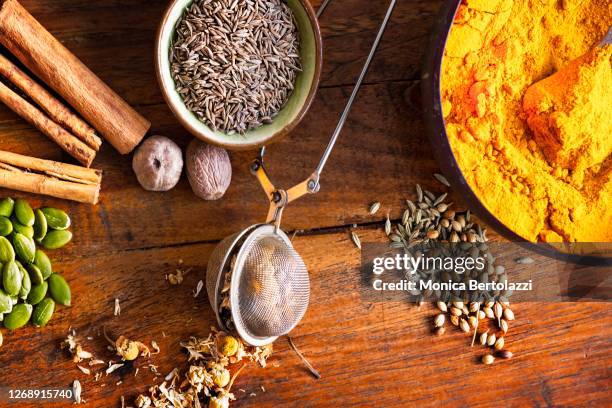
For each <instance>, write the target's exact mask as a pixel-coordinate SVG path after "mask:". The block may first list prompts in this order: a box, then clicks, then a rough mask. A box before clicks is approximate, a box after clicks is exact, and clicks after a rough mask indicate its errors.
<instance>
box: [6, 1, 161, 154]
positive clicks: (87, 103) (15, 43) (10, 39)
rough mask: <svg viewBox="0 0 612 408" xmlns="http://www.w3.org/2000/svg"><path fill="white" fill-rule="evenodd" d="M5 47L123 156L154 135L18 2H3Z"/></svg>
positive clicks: (140, 117)
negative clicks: (150, 134)
mask: <svg viewBox="0 0 612 408" xmlns="http://www.w3.org/2000/svg"><path fill="white" fill-rule="evenodd" d="M0 43H1V44H2V45H4V46H5V47H6V48H7V49H8V50H9V51H10V52H11V53H12V54H13V55H14V56H15V57H17V58H18V59H19V60H20V61H21V62H22V63H23V64H24V65H25V66H26V67H27V68H28V69H29V70H30V71H31V72H32V73H34V74H35V75H36V76H38V77H39V78H40V79H41V80H42V81H43V82H44V83H46V84H47V85H48V86H49V87H51V88H52V89H53V90H55V91H56V92H57V93H58V94H59V95H60V96H61V97H62V98H63V99H64V100H65V101H66V102H68V104H70V106H72V107H73V108H74V109H75V110H76V111H77V112H78V113H80V114H81V116H82V117H83V118H84V119H85V120H86V121H87V122H88V123H90V124H91V125H92V126H93V127H94V128H95V129H96V130H97V131H98V132H99V134H100V135H101V136H102V137H104V138H105V139H106V140H108V141H109V142H110V143H111V144H112V145H113V146H114V147H115V148H116V149H117V150H118V151H119V152H120V153H122V154H127V153H129V152H131V151H132V150H133V149H134V148H135V147H136V146H137V145H138V144H139V143H140V141H141V140H142V138H143V137H144V135H145V134H146V133H147V131H148V130H149V128H150V126H151V123H150V122H149V121H148V120H146V119H145V118H143V117H142V116H140V115H139V114H138V113H137V112H136V111H135V110H134V109H133V108H132V107H130V106H129V105H128V104H127V102H125V101H124V100H123V99H121V97H119V96H118V95H117V94H116V93H115V92H113V90H111V89H110V88H109V87H108V86H107V85H106V84H105V83H104V82H102V81H101V80H100V78H98V77H97V76H96V75H95V74H94V73H93V72H91V71H90V70H89V69H88V68H87V67H86V66H85V65H84V64H83V63H82V62H81V61H80V60H79V59H78V58H77V57H75V56H74V54H72V53H71V52H70V51H69V50H68V49H66V47H64V46H63V45H62V44H61V43H60V42H59V41H58V40H57V39H56V38H55V37H53V36H52V35H51V34H50V33H49V32H48V31H47V30H46V29H45V28H44V27H43V26H42V25H41V24H40V23H39V22H38V21H37V20H36V19H35V18H34V17H32V15H30V13H28V11H27V10H26V9H24V8H23V6H21V4H19V2H18V1H17V0H0Z"/></svg>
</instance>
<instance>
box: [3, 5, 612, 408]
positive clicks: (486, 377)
mask: <svg viewBox="0 0 612 408" xmlns="http://www.w3.org/2000/svg"><path fill="white" fill-rule="evenodd" d="M23 3H24V5H25V6H26V7H27V8H28V9H29V10H30V11H31V13H32V14H33V15H34V16H36V17H37V18H39V19H40V21H41V22H42V23H43V24H44V25H45V26H46V27H47V28H48V29H49V30H50V31H51V32H52V33H54V34H55V35H56V36H57V37H58V38H59V39H60V40H61V41H62V42H63V43H64V44H65V45H66V46H67V47H68V48H70V49H71V50H73V51H74V53H75V54H76V55H77V56H79V57H80V58H81V59H82V60H83V61H84V62H85V63H86V64H87V65H88V66H89V67H90V68H91V69H92V70H93V71H94V72H96V73H97V74H99V76H100V77H101V78H102V79H103V80H105V81H106V82H108V84H109V85H110V86H111V87H112V88H114V89H115V90H116V91H117V92H118V93H119V94H120V95H122V96H124V97H125V98H126V99H127V100H128V101H129V102H130V103H131V104H132V105H133V106H135V107H136V108H137V109H138V110H139V111H140V112H142V113H143V114H144V115H145V116H146V117H148V118H149V119H150V120H151V121H152V123H153V132H154V133H156V134H163V135H167V136H170V137H172V138H174V139H175V140H176V141H177V142H178V143H179V144H180V145H181V146H185V145H186V144H187V143H188V142H189V140H190V136H189V135H188V134H187V132H186V131H185V130H184V129H182V128H181V127H180V125H179V124H178V122H177V121H176V120H175V119H174V117H173V116H172V114H171V113H170V111H169V109H168V108H167V107H166V105H165V104H164V102H163V100H162V97H161V95H160V92H159V90H158V87H157V83H156V81H155V75H154V69H153V56H152V55H153V42H154V38H155V31H156V28H157V23H158V21H159V20H160V17H161V15H162V11H163V9H164V7H165V5H166V3H167V2H166V1H162V0H52V1H51V0H48V1H45V0H23ZM314 3H316V4H315V5H318V3H319V1H318V0H316V1H314ZM398 3H399V4H398V6H397V10H396V12H395V14H394V16H393V19H392V22H391V24H390V26H389V29H388V32H387V34H386V36H385V38H384V41H383V42H382V44H381V47H380V51H379V53H378V56H377V58H376V60H375V62H374V65H373V67H372V70H371V72H370V74H369V75H368V78H367V84H366V85H365V86H364V87H363V91H362V92H361V94H360V97H359V99H358V100H357V102H356V105H355V107H354V111H353V113H352V115H351V118H350V120H349V122H348V124H347V126H346V129H345V130H344V133H343V135H342V138H341V139H340V141H339V143H338V145H337V147H336V150H335V152H334V154H333V156H332V158H331V160H330V162H329V165H328V168H327V169H326V171H325V173H324V175H323V179H322V191H321V192H320V194H318V195H317V196H311V197H307V198H305V199H302V200H300V201H298V202H295V203H294V204H292V205H291V206H290V208H289V209H288V210H287V211H286V213H285V218H284V228H285V229H286V230H287V231H296V230H297V231H299V233H298V234H297V236H296V237H295V239H294V242H295V246H296V248H297V250H298V252H299V253H300V254H301V255H302V256H303V258H304V259H305V261H306V263H307V265H308V266H309V269H310V274H311V279H312V295H311V299H312V301H311V305H310V308H309V310H308V313H307V315H306V317H305V319H304V320H303V322H302V323H301V324H300V325H299V327H298V328H297V329H296V330H295V331H294V332H293V333H292V337H293V339H294V341H295V343H296V344H297V345H298V347H299V348H300V349H301V350H302V352H303V353H304V354H305V355H306V356H307V357H308V359H309V360H310V361H311V362H312V364H313V365H314V366H315V367H316V368H317V369H318V370H319V371H320V372H321V374H322V379H320V380H318V381H317V380H315V379H313V378H312V377H311V376H310V375H309V374H308V373H307V372H306V370H305V368H304V367H303V365H302V364H301V362H300V361H299V360H298V358H297V356H296V355H295V354H294V353H293V352H292V351H291V349H290V348H289V346H288V344H287V341H286V340H285V339H281V340H279V341H278V342H277V344H276V345H275V353H274V356H273V358H272V359H271V365H270V366H269V367H268V368H266V369H260V368H255V367H254V366H253V367H249V368H248V369H247V370H245V372H243V374H242V375H241V376H240V378H239V379H238V381H237V383H236V385H235V390H236V394H237V396H238V401H237V402H236V403H235V405H234V406H236V407H239V406H258V407H277V406H301V407H310V406H336V407H345V406H359V407H364V406H372V407H374V406H376V407H391V406H411V405H418V406H432V405H445V406H490V405H509V406H525V405H531V406H560V405H581V406H586V405H595V404H602V405H603V404H609V400H610V391H609V388H610V385H611V380H610V378H611V370H610V358H609V356H608V353H609V352H610V346H611V334H612V330H611V329H610V326H608V325H607V324H608V323H609V322H610V320H608V319H610V317H611V312H610V308H609V307H608V305H606V304H541V303H538V304H536V303H532V304H518V305H516V306H515V307H514V310H515V313H516V315H517V319H518V320H517V321H516V322H515V323H514V324H513V325H512V329H511V332H510V333H509V336H508V339H507V340H508V341H507V344H508V348H509V349H511V350H512V351H514V353H515V355H516V356H515V358H514V359H512V360H509V361H502V362H497V363H496V364H494V365H493V366H484V365H482V364H480V363H479V362H478V360H479V358H480V357H481V356H482V354H483V349H482V348H479V347H474V348H470V347H468V345H469V339H468V338H467V337H466V336H465V335H463V334H461V333H460V332H459V331H457V330H449V332H448V333H447V335H445V336H443V337H433V336H432V334H431V319H432V316H433V313H434V311H433V310H432V308H431V307H430V306H423V307H421V308H420V309H417V308H416V307H415V306H414V305H412V304H409V303H407V302H401V301H400V302H373V303H371V302H364V301H363V300H362V299H361V298H360V296H359V293H358V286H359V285H360V271H359V264H360V256H359V252H358V251H357V249H356V248H355V247H354V246H353V244H352V243H351V241H350V239H349V230H350V229H352V225H353V224H357V228H355V230H356V231H357V232H358V233H359V235H360V236H361V238H362V240H363V241H364V242H365V241H384V239H385V238H384V235H383V233H382V232H381V225H382V223H381V218H382V217H383V216H384V214H385V213H386V212H387V211H390V213H391V216H392V217H399V216H400V214H401V213H400V211H401V210H402V204H403V199H405V198H407V197H410V196H411V195H412V192H413V186H414V184H415V183H417V182H418V183H421V184H423V185H424V186H427V187H429V188H431V189H437V190H439V188H440V185H439V184H437V183H436V182H435V180H434V179H433V178H432V177H431V174H432V173H433V172H435V171H437V165H436V162H435V161H434V160H433V158H432V155H431V152H430V146H429V142H428V140H427V137H426V134H425V131H424V128H423V122H422V119H421V112H420V107H419V104H420V102H419V93H420V92H419V67H420V65H421V60H422V56H423V53H424V51H425V47H426V44H427V39H428V37H429V34H430V27H431V25H432V23H433V21H434V19H435V16H436V14H437V12H438V9H439V7H440V6H441V3H442V2H441V1H433V0H430V1H416V0H413V1H409V0H405V1H400V2H398ZM384 4H386V2H383V1H375V2H374V1H366V0H342V1H340V0H336V1H335V2H332V4H331V6H330V7H329V8H328V10H327V12H326V14H325V15H324V16H323V18H322V21H321V25H322V29H323V34H324V44H325V64H324V71H323V76H322V83H321V89H320V90H319V93H318V97H317V99H316V102H315V103H314V106H313V107H312V110H311V111H310V113H309V114H308V116H307V117H306V119H305V120H304V122H303V124H302V125H301V126H300V128H299V130H297V131H296V132H294V134H293V135H291V137H289V138H287V139H285V140H284V141H282V142H280V143H278V144H276V145H273V146H271V147H270V149H269V154H268V157H267V163H268V166H269V171H270V173H271V175H272V177H273V179H274V180H275V181H276V182H277V183H278V185H279V186H290V185H292V183H295V182H297V181H300V180H301V179H303V178H304V177H305V176H306V175H307V174H309V173H310V172H311V171H312V169H313V168H314V166H315V164H316V163H317V161H318V158H319V155H320V154H321V152H322V149H323V146H324V144H325V143H327V140H328V137H329V135H330V133H331V131H332V130H333V128H334V125H335V122H336V120H337V118H338V115H339V112H340V111H341V109H342V107H343V105H344V102H345V100H346V98H347V97H348V95H349V92H350V90H351V85H352V84H353V83H354V81H355V79H356V77H357V74H358V72H359V70H360V68H361V65H362V63H363V61H364V58H365V56H366V54H367V51H368V49H369V47H370V45H371V43H372V41H373V38H374V35H375V32H376V29H377V27H378V25H379V23H380V21H381V19H382V16H383V13H384V9H385V7H384ZM0 135H2V136H1V138H0V139H1V141H0V148H2V149H6V150H11V151H15V152H19V153H24V154H28V155H33V156H38V157H44V158H50V159H57V160H62V161H68V162H70V161H71V159H70V158H69V157H67V156H66V155H65V154H63V153H62V152H61V151H60V150H59V148H58V147H57V146H55V145H54V144H52V143H51V142H50V141H48V140H47V139H46V138H45V137H44V136H42V135H41V134H39V133H38V132H37V131H35V130H33V129H32V128H31V127H30V126H28V125H27V124H25V123H24V122H23V121H21V120H20V119H19V118H18V117H16V116H15V115H14V114H12V113H11V112H10V111H8V110H7V109H6V108H0ZM231 157H232V163H233V166H234V178H233V182H232V185H231V187H230V189H229V191H228V193H227V195H226V196H225V197H224V198H223V199H222V200H221V201H218V202H204V201H201V200H199V199H197V198H196V197H195V196H194V195H193V194H192V193H191V190H190V188H189V185H188V183H187V181H186V179H185V177H183V180H181V182H180V184H179V185H178V187H177V188H175V189H174V190H172V191H171V192H169V193H163V194H162V193H149V192H145V191H143V190H142V189H141V188H140V187H139V185H138V183H137V181H136V178H135V177H134V176H133V173H132V171H131V159H130V157H122V156H120V155H118V154H117V153H116V152H115V151H114V150H113V149H112V148H111V146H110V145H108V144H106V145H105V146H104V148H103V150H102V152H101V154H100V155H99V157H98V159H97V160H96V162H95V163H94V166H95V167H97V168H100V169H103V170H104V183H103V193H102V198H101V202H100V204H99V205H98V206H96V207H91V206H88V205H79V204H73V203H69V202H66V201H60V200H54V199H48V198H43V197H27V198H28V199H30V200H31V201H32V203H33V204H35V205H53V206H58V207H61V208H65V209H67V210H68V211H69V212H70V214H72V216H73V224H74V232H75V239H74V241H73V243H72V244H71V245H69V246H68V247H66V248H65V249H62V250H60V251H55V252H53V253H52V258H53V260H54V261H55V265H56V269H57V270H58V271H60V272H62V273H63V274H64V275H65V276H66V277H67V279H68V280H69V282H70V283H71V285H72V288H73V293H74V299H73V307H71V308H60V309H59V312H58V313H57V314H56V316H55V317H54V319H53V321H52V324H50V325H49V326H48V327H46V328H45V329H44V330H37V329H35V328H32V327H28V328H26V329H22V330H19V331H17V332H15V333H12V334H9V333H8V332H6V331H5V330H3V334H4V346H3V347H2V348H1V349H0V366H1V367H2V372H1V375H0V386H5V387H22V388H23V387H34V388H40V387H68V386H69V385H70V384H71V383H72V381H73V380H74V379H79V380H80V381H81V383H82V385H83V396H84V398H85V399H86V400H87V401H88V403H89V405H90V406H96V407H114V406H120V397H121V396H125V398H126V401H127V402H128V403H131V402H132V399H133V397H134V396H136V395H137V394H138V393H140V392H142V391H144V390H145V389H146V388H147V387H148V386H149V385H151V384H153V383H154V381H155V376H154V374H153V373H151V372H150V370H149V369H148V368H147V366H148V364H155V365H156V366H157V367H158V369H159V371H160V372H161V373H164V374H166V373H168V372H170V371H171V370H172V369H173V368H174V367H184V365H185V356H184V354H183V353H182V352H181V351H180V348H179V342H180V341H181V340H184V339H187V338H188V337H189V336H191V335H199V336H204V335H206V334H207V333H208V332H209V327H210V326H211V325H213V324H214V318H213V315H212V313H211V309H210V307H209V305H208V301H207V299H206V296H205V294H204V293H203V294H201V295H200V296H199V297H198V298H194V297H193V295H192V290H193V289H194V287H195V286H196V283H197V282H198V281H199V280H200V279H202V278H203V276H204V273H205V267H206V263H207V259H208V257H209V255H210V253H211V251H212V250H213V248H214V246H215V244H216V243H217V242H218V241H219V240H220V239H222V238H223V237H225V236H227V235H229V234H231V233H233V232H236V231H238V230H240V229H242V228H244V227H245V226H247V225H249V224H253V223H257V222H260V221H262V218H263V217H264V216H265V214H266V210H267V208H266V202H265V197H264V196H263V193H262V192H261V191H260V189H259V186H258V185H257V183H256V181H255V180H254V179H253V178H252V176H251V175H250V174H249V172H248V169H247V167H248V164H249V162H250V160H251V159H252V158H253V157H254V152H248V153H232V154H231ZM1 193H2V195H3V196H4V195H8V194H11V195H17V194H15V193H14V192H9V191H2V192H1ZM19 196H23V195H22V194H19ZM376 200H378V201H381V202H382V203H383V209H382V210H381V211H380V213H379V215H378V216H376V217H371V216H369V215H368V213H367V207H368V204H369V203H370V202H372V201H376ZM452 200H453V201H454V202H455V203H457V204H456V205H457V207H461V203H462V200H461V197H458V196H453V197H452ZM490 235H491V236H492V237H493V239H497V240H499V239H500V238H499V237H498V236H496V235H495V234H494V233H490ZM179 260H182V261H183V266H182V268H183V269H191V272H190V273H189V274H188V275H187V277H186V279H185V282H184V283H183V284H182V285H180V286H170V285H169V284H168V282H167V281H166V280H165V279H164V276H165V275H166V274H167V273H172V272H173V271H174V270H175V269H176V267H177V265H178V262H179ZM115 298H118V299H120V303H121V309H122V311H121V315H120V316H118V317H114V316H113V304H114V299H115ZM69 327H72V328H74V329H76V331H77V333H78V334H79V335H80V336H81V337H87V336H91V340H84V343H85V345H86V348H87V349H89V350H91V351H93V352H94V353H95V354H96V355H99V356H100V358H103V359H105V360H109V359H111V358H112V353H111V352H109V351H107V350H106V343H105V340H104V338H103V337H102V336H101V335H100V333H101V331H102V328H103V327H106V329H107V331H108V332H109V334H111V335H112V336H114V337H116V336H118V335H120V334H123V335H125V336H127V337H129V338H133V339H140V340H141V341H145V342H150V341H151V340H155V341H156V342H157V343H158V344H159V345H160V347H161V349H162V352H161V354H159V355H155V356H153V357H152V358H151V359H150V361H146V360H139V361H138V362H136V363H135V365H134V366H126V367H124V368H123V369H121V370H118V371H116V372H114V373H112V374H111V375H109V376H103V377H102V378H101V379H100V380H99V381H97V382H96V381H94V378H93V376H86V375H85V374H82V373H81V372H80V371H79V370H78V369H77V368H76V366H75V364H74V363H72V362H71V360H70V358H69V357H68V356H67V354H66V353H65V352H64V351H60V349H59V344H60V342H61V341H62V340H63V339H64V337H65V336H66V334H67V332H68V329H69ZM135 367H140V370H139V373H138V375H137V376H136V377H135V376H134V373H135ZM157 381H159V380H157ZM119 382H120V384H119V385H117V384H118V383H119ZM262 387H264V388H265V392H264V391H263V389H262ZM240 389H241V390H244V392H242V391H238V390H240ZM1 405H4V404H1ZM23 406H25V405H23ZM33 406H34V405H33ZM46 406H54V404H46ZM57 406H61V404H58V405H57Z"/></svg>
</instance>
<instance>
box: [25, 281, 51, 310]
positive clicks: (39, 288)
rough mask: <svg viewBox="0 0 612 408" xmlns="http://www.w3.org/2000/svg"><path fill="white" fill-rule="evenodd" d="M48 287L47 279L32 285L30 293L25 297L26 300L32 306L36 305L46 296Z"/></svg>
mask: <svg viewBox="0 0 612 408" xmlns="http://www.w3.org/2000/svg"><path fill="white" fill-rule="evenodd" d="M48 289H49V284H48V283H47V281H44V282H43V283H41V284H40V285H34V286H32V289H30V294H29V295H28V298H27V302H28V303H29V304H31V305H33V306H34V305H37V304H38V303H40V302H41V301H42V300H43V299H44V298H45V296H47V290H48Z"/></svg>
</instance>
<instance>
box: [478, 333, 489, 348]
mask: <svg viewBox="0 0 612 408" xmlns="http://www.w3.org/2000/svg"><path fill="white" fill-rule="evenodd" d="M479 340H480V345H482V346H485V345H486V344H487V332H482V333H480V339H479Z"/></svg>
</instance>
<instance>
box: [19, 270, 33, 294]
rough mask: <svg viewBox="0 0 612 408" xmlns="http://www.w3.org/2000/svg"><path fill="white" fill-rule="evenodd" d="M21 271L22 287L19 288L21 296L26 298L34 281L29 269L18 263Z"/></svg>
mask: <svg viewBox="0 0 612 408" xmlns="http://www.w3.org/2000/svg"><path fill="white" fill-rule="evenodd" d="M17 266H18V267H19V271H20V272H21V289H20V290H19V298H20V299H23V300H26V299H27V297H28V295H29V294H30V290H32V281H31V280H30V275H29V274H28V271H26V270H25V268H24V267H23V266H22V265H21V264H17Z"/></svg>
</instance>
